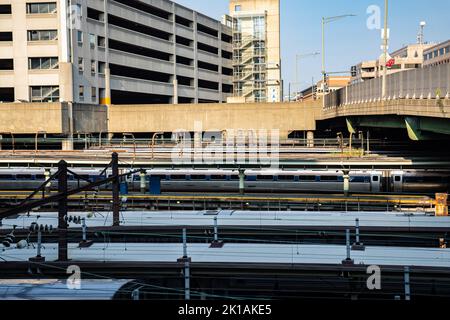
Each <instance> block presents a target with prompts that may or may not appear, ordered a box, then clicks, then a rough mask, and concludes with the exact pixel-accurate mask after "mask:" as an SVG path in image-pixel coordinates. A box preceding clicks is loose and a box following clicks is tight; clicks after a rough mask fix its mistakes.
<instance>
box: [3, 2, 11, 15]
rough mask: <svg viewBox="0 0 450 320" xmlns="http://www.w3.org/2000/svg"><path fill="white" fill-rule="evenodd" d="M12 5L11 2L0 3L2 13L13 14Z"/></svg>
mask: <svg viewBox="0 0 450 320" xmlns="http://www.w3.org/2000/svg"><path fill="white" fill-rule="evenodd" d="M11 13H12V11H11V5H10V4H0V14H11Z"/></svg>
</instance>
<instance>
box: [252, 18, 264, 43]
mask: <svg viewBox="0 0 450 320" xmlns="http://www.w3.org/2000/svg"><path fill="white" fill-rule="evenodd" d="M265 20H266V19H265V18H264V17H254V18H253V34H254V36H255V38H256V39H265V36H266V21H265Z"/></svg>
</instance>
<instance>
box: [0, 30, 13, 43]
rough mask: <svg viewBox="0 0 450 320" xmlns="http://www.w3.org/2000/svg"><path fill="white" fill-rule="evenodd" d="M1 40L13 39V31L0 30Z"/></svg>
mask: <svg viewBox="0 0 450 320" xmlns="http://www.w3.org/2000/svg"><path fill="white" fill-rule="evenodd" d="M3 41H8V42H10V41H13V33H12V32H10V31H7V32H0V42H3Z"/></svg>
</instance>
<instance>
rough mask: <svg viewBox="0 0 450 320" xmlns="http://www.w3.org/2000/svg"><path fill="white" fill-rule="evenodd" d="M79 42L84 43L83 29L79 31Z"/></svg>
mask: <svg viewBox="0 0 450 320" xmlns="http://www.w3.org/2000/svg"><path fill="white" fill-rule="evenodd" d="M77 42H78V44H82V43H83V31H80V30H78V31H77Z"/></svg>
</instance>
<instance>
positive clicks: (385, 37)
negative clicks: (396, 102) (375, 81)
mask: <svg viewBox="0 0 450 320" xmlns="http://www.w3.org/2000/svg"><path fill="white" fill-rule="evenodd" d="M388 14H389V8H388V0H384V30H383V52H384V54H383V84H382V92H381V98H382V100H384V99H386V86H387V55H388Z"/></svg>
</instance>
